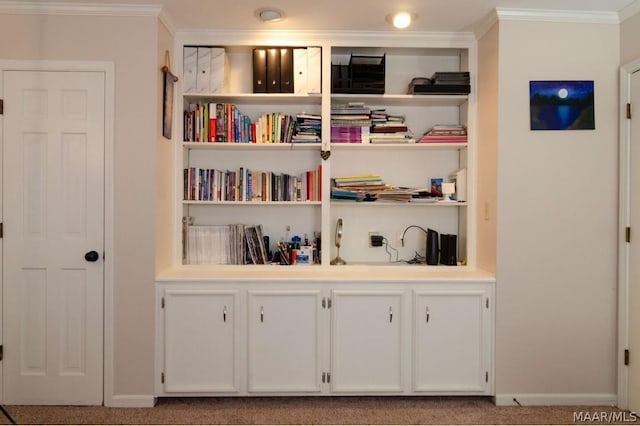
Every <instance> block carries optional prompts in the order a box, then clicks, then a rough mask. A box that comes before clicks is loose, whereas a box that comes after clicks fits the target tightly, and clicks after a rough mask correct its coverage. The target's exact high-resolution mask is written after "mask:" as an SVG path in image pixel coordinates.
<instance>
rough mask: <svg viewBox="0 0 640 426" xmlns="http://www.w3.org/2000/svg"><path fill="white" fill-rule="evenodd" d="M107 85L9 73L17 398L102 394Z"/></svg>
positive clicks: (7, 279)
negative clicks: (105, 92) (105, 93)
mask: <svg viewBox="0 0 640 426" xmlns="http://www.w3.org/2000/svg"><path fill="white" fill-rule="evenodd" d="M104 91H105V77H104V73H100V72H45V71H5V72H4V73H3V92H4V134H3V136H4V137H3V140H4V147H3V187H2V193H3V209H4V210H3V214H4V218H3V222H4V238H3V244H4V247H3V261H2V264H3V277H2V278H3V293H4V294H3V296H4V297H3V316H4V318H3V337H4V339H3V340H4V342H3V344H4V360H3V373H4V374H3V375H4V377H3V392H4V402H5V403H7V404H92V405H93V404H101V403H102V394H103V386H102V383H103V373H102V370H103V259H102V253H103V240H104V115H105V111H104V109H105V108H104V102H105V100H104V99H105V98H104V96H105V95H104ZM92 251H93V252H94V253H90V252H92Z"/></svg>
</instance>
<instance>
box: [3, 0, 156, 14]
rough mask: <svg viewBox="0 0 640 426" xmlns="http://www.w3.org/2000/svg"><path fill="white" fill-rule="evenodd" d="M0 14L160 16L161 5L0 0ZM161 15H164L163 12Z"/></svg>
mask: <svg viewBox="0 0 640 426" xmlns="http://www.w3.org/2000/svg"><path fill="white" fill-rule="evenodd" d="M0 14H6V15H81V16H152V17H160V16H161V14H162V6H160V5H151V4H149V5H147V4H106V3H105V4H101V3H64V2H59V3H58V2H53V3H49V2H39V1H2V0H0ZM162 15H164V16H165V17H166V15H165V14H162ZM161 19H163V18H161Z"/></svg>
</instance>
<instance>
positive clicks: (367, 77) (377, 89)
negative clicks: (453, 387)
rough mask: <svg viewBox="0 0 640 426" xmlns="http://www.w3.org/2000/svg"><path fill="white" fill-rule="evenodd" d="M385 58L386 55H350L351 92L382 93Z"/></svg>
mask: <svg viewBox="0 0 640 426" xmlns="http://www.w3.org/2000/svg"><path fill="white" fill-rule="evenodd" d="M385 59H386V55H382V56H357V55H351V59H350V61H349V68H350V69H351V89H352V91H353V93H372V94H377V95H382V94H384V76H385Z"/></svg>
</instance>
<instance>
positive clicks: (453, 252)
mask: <svg viewBox="0 0 640 426" xmlns="http://www.w3.org/2000/svg"><path fill="white" fill-rule="evenodd" d="M440 263H442V264H443V265H450V266H455V265H457V264H458V236H457V235H453V234H442V235H440Z"/></svg>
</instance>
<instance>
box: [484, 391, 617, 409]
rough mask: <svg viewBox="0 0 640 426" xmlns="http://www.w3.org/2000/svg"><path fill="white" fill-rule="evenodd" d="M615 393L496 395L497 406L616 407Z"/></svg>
mask: <svg viewBox="0 0 640 426" xmlns="http://www.w3.org/2000/svg"><path fill="white" fill-rule="evenodd" d="M617 400H618V398H617V396H616V394H613V393H511V394H506V393H503V394H496V396H495V398H494V402H495V404H496V405H500V406H505V405H523V406H531V405H590V406H607V407H609V406H610V407H615V405H616V402H617Z"/></svg>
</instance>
